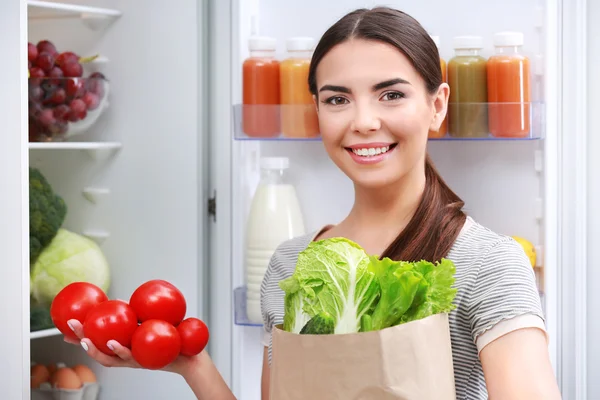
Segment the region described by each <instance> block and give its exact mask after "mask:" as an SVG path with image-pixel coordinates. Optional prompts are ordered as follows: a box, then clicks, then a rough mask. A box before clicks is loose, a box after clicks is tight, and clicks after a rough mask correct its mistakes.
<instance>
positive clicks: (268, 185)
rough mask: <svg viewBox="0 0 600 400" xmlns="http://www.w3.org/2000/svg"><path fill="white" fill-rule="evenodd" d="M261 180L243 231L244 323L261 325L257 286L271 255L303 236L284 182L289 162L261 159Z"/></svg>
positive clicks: (292, 191) (294, 202) (291, 190)
mask: <svg viewBox="0 0 600 400" xmlns="http://www.w3.org/2000/svg"><path fill="white" fill-rule="evenodd" d="M260 167H261V179H260V183H259V184H258V187H257V189H256V192H255V194H254V197H253V199H252V203H251V205H250V214H249V215H248V224H247V230H246V255H245V256H246V268H245V272H246V288H247V289H246V290H247V292H246V310H247V314H248V320H249V321H250V322H253V323H257V324H261V323H262V322H263V320H262V314H261V311H260V285H261V283H262V279H263V277H264V275H265V272H266V271H267V266H268V265H269V261H270V260H271V256H272V255H273V252H274V251H275V249H276V248H277V246H279V245H280V244H281V243H282V242H284V241H285V240H288V239H291V238H294V237H296V236H301V235H303V234H304V233H305V231H304V221H303V218H302V213H301V211H300V204H299V202H298V198H297V196H296V189H295V188H294V186H293V185H291V184H289V183H287V182H285V176H284V171H285V170H286V169H287V168H288V167H289V160H288V159H287V158H284V157H265V158H262V159H261V163H260Z"/></svg>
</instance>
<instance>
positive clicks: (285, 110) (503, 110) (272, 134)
mask: <svg viewBox="0 0 600 400" xmlns="http://www.w3.org/2000/svg"><path fill="white" fill-rule="evenodd" d="M313 107H314V106H313V105H243V104H235V105H234V106H233V118H234V121H233V122H234V140H254V141H314V142H318V141H321V137H320V135H319V133H318V132H316V129H315V115H314V108H313ZM544 110H545V107H544V103H542V102H532V103H522V104H521V103H461V104H454V103H450V104H449V105H448V118H449V119H452V118H457V119H458V118H460V120H461V122H462V126H461V127H460V129H461V130H463V131H465V132H467V133H466V134H464V135H462V136H456V135H450V134H447V135H446V136H444V137H440V138H430V139H429V141H431V142H436V141H531V140H539V139H542V138H543V137H544V126H545V118H544ZM490 113H493V115H497V118H498V121H501V122H502V123H501V124H499V125H504V126H505V127H506V126H507V125H508V124H509V123H510V121H511V117H512V119H514V118H515V117H514V116H515V115H516V116H517V121H518V118H519V116H520V115H525V116H526V117H528V118H529V125H530V129H529V130H528V131H527V132H526V133H524V134H522V135H519V136H494V135H492V134H491V133H488V132H487V131H488V130H489V127H488V115H489V114H490ZM283 117H287V118H286V121H288V120H289V121H291V122H290V123H289V124H287V123H286V124H287V127H286V128H287V129H284V132H283V133H282V128H281V127H282V122H281V121H282V120H283ZM475 124H479V125H480V126H483V127H484V130H485V133H480V134H477V135H473V134H470V133H468V132H469V131H473V130H474V129H473V126H474V125H475ZM452 127H453V124H449V125H448V129H451V128H452ZM286 131H287V133H286ZM292 131H295V132H292ZM248 132H254V133H251V134H249V133H248ZM307 132H308V134H307Z"/></svg>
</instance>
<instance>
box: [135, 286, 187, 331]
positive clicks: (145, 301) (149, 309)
mask: <svg viewBox="0 0 600 400" xmlns="http://www.w3.org/2000/svg"><path fill="white" fill-rule="evenodd" d="M129 304H130V305H131V307H133V310H134V311H135V313H136V315H137V316H138V318H139V321H140V322H144V321H147V320H149V319H160V320H162V321H166V322H169V323H170V324H171V325H173V326H177V325H179V323H180V322H181V321H182V320H183V317H185V311H186V303H185V298H184V297H183V294H182V293H181V292H180V291H179V289H177V288H176V287H175V286H173V285H172V284H170V283H169V282H167V281H163V280H160V279H155V280H151V281H148V282H146V283H144V284H142V285H141V286H140V287H138V288H137V289H136V290H135V292H133V294H132V295H131V298H130V299H129Z"/></svg>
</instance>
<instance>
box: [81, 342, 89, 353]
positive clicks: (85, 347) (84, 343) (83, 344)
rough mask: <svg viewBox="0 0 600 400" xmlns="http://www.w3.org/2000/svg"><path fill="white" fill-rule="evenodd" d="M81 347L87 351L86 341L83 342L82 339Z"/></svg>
mask: <svg viewBox="0 0 600 400" xmlns="http://www.w3.org/2000/svg"><path fill="white" fill-rule="evenodd" d="M81 347H83V349H84V350H85V351H88V345H87V343H86V342H83V341H82V342H81Z"/></svg>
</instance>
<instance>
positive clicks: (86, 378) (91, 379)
mask: <svg viewBox="0 0 600 400" xmlns="http://www.w3.org/2000/svg"><path fill="white" fill-rule="evenodd" d="M73 371H75V373H76V374H77V375H78V376H79V379H81V382H83V383H95V382H96V375H95V374H94V372H93V371H92V370H91V369H90V368H89V367H88V366H87V365H83V364H78V365H75V366H74V367H73Z"/></svg>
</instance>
